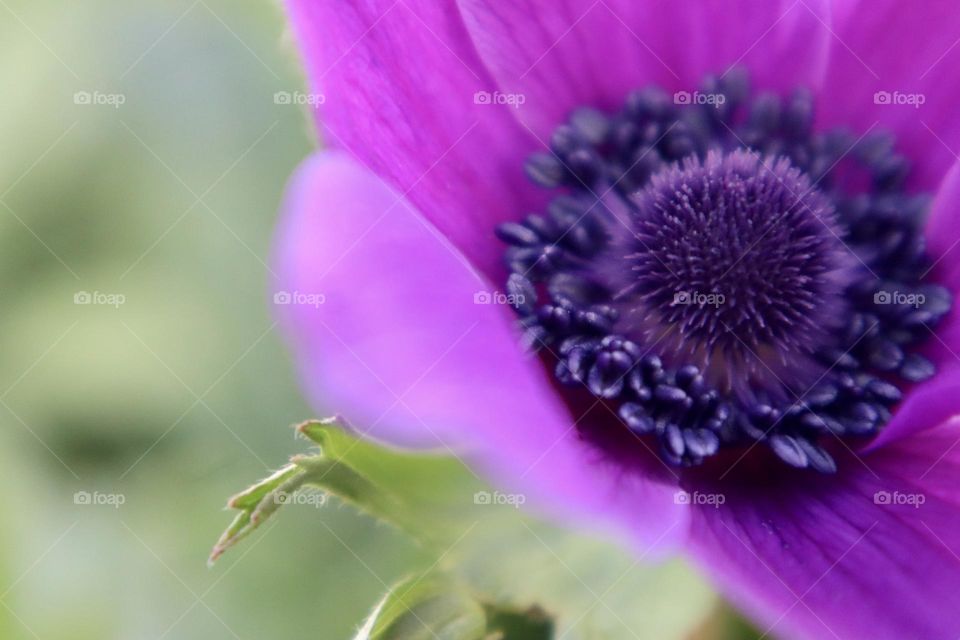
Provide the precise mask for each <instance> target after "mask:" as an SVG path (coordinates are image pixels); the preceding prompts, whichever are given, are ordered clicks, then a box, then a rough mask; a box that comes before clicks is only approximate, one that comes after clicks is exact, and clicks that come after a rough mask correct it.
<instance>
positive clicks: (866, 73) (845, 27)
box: [818, 0, 960, 189]
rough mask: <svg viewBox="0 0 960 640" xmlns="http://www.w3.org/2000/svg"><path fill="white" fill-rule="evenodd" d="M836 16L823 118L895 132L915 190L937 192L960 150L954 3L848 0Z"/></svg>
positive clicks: (959, 17)
mask: <svg viewBox="0 0 960 640" xmlns="http://www.w3.org/2000/svg"><path fill="white" fill-rule="evenodd" d="M835 13H836V15H837V26H836V45H835V46H834V47H833V53H832V55H831V59H830V65H829V70H828V73H827V80H826V83H825V85H824V89H823V93H822V95H821V97H820V101H819V105H818V113H819V115H820V117H821V119H822V120H821V121H822V122H823V123H824V124H825V125H826V126H838V125H839V126H846V127H850V128H853V129H854V130H855V131H856V133H858V134H861V133H865V132H866V131H867V130H869V129H870V128H871V127H875V128H876V129H877V130H881V129H885V130H888V131H892V132H893V133H895V134H896V135H897V142H898V149H899V150H901V151H902V152H904V153H905V155H906V156H907V157H908V158H909V159H910V160H911V162H912V163H913V166H914V180H913V183H914V185H915V186H917V187H918V188H922V189H934V188H936V186H937V185H938V184H939V182H940V180H941V179H942V178H943V175H944V174H945V173H946V171H947V169H948V168H949V167H950V166H951V165H952V164H953V162H954V161H955V160H956V155H957V153H960V119H958V118H957V117H956V105H957V100H958V99H960V75H958V74H957V72H956V70H957V67H958V65H960V47H958V46H957V41H958V40H960V12H958V11H957V5H956V2H953V0H930V1H928V2H924V3H923V4H922V6H920V5H914V4H912V3H909V2H903V1H902V0H870V1H869V2H867V1H861V2H857V1H855V0H842V1H840V2H837V9H836V11H835ZM878 92H879V93H878ZM920 100H922V103H920ZM898 101H900V102H902V103H901V104H894V103H895V102H898ZM918 103H919V104H918Z"/></svg>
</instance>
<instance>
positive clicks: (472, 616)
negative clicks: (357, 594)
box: [354, 575, 553, 640]
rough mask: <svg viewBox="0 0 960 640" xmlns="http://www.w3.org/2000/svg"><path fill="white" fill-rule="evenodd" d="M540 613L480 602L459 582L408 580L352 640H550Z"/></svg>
mask: <svg viewBox="0 0 960 640" xmlns="http://www.w3.org/2000/svg"><path fill="white" fill-rule="evenodd" d="M552 637H553V625H552V623H551V622H550V619H549V618H548V617H547V616H546V615H545V614H544V613H543V612H542V611H540V610H539V609H537V608H532V609H527V610H520V609H509V608H504V607H502V606H499V605H493V604H488V603H484V602H483V601H482V599H481V598H479V597H477V596H476V595H474V594H473V593H472V592H471V591H470V590H469V589H468V588H467V587H466V586H464V585H463V584H462V583H460V582H458V581H456V580H454V579H451V578H448V577H441V576H437V575H427V576H417V577H410V578H407V579H406V580H403V581H402V582H400V583H399V584H397V585H396V586H394V587H393V588H392V589H391V590H390V592H389V593H388V594H387V595H386V596H384V598H383V600H381V601H380V603H379V604H378V605H377V606H376V608H375V609H374V611H373V613H372V614H371V615H370V617H369V618H368V619H367V621H366V622H365V623H364V625H363V627H362V628H361V629H360V631H359V632H358V634H357V635H356V636H355V637H354V640H549V639H550V638H552Z"/></svg>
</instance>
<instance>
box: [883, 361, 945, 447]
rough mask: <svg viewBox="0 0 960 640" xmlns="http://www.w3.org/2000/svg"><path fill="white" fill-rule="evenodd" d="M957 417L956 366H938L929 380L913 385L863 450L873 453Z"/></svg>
mask: <svg viewBox="0 0 960 640" xmlns="http://www.w3.org/2000/svg"><path fill="white" fill-rule="evenodd" d="M958 415H960V366H958V365H957V363H953V365H952V366H944V365H941V370H940V371H939V372H938V373H937V375H935V376H934V377H933V378H931V379H930V380H927V381H926V382H922V383H920V384H917V385H914V387H913V388H912V389H910V391H909V392H908V393H907V396H906V398H904V400H903V402H901V403H900V405H899V406H898V407H897V408H896V411H895V413H894V416H893V419H892V420H891V421H890V422H889V423H887V425H886V426H884V427H883V429H882V430H881V431H880V435H878V436H877V437H876V438H875V439H874V440H873V441H872V442H871V443H870V445H869V446H868V447H867V450H869V451H873V450H877V449H880V448H882V447H884V446H887V445H889V444H890V443H893V442H895V441H898V440H902V439H904V438H907V437H908V436H915V435H916V434H917V433H918V432H920V431H923V430H926V429H931V428H933V427H935V426H937V425H939V424H941V423H943V422H946V421H947V420H950V419H952V418H953V417H955V416H958Z"/></svg>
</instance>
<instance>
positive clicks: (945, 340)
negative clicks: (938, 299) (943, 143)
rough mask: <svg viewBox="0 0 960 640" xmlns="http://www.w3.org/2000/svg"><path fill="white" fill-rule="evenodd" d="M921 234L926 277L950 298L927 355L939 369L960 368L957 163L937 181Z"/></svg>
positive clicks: (959, 183)
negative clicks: (927, 266)
mask: <svg viewBox="0 0 960 640" xmlns="http://www.w3.org/2000/svg"><path fill="white" fill-rule="evenodd" d="M924 231H925V237H926V241H927V249H928V252H929V254H930V257H931V259H932V260H933V265H932V267H931V268H930V270H929V271H930V272H929V274H928V277H929V279H930V280H931V281H932V282H936V283H939V284H941V285H943V286H945V287H947V288H948V289H949V290H950V291H951V293H952V294H953V297H954V305H953V308H952V309H951V310H950V313H949V314H948V315H947V317H946V318H944V320H943V321H941V323H940V325H938V326H937V328H936V337H931V339H930V340H929V341H928V343H929V344H928V349H929V355H930V356H931V357H932V358H933V359H934V360H935V361H936V362H937V363H938V364H940V365H941V366H942V365H960V161H957V162H954V164H953V166H952V167H951V168H950V171H949V172H947V176H946V177H945V178H944V179H943V181H942V182H941V184H940V189H939V190H938V191H937V196H936V198H935V199H934V201H933V205H932V207H931V210H930V217H929V219H928V220H927V225H926V228H925V229H924Z"/></svg>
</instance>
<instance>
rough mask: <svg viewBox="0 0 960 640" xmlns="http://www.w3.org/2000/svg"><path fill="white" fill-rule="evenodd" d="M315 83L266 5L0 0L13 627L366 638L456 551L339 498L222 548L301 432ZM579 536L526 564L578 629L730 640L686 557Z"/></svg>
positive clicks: (1, 407)
mask: <svg viewBox="0 0 960 640" xmlns="http://www.w3.org/2000/svg"><path fill="white" fill-rule="evenodd" d="M296 91H303V87H302V77H301V75H300V72H299V70H298V63H297V59H296V54H295V52H294V49H293V46H292V43H291V41H290V37H289V34H288V32H287V31H286V30H285V26H284V23H283V19H282V14H281V11H280V9H279V7H278V6H277V5H276V4H274V3H272V2H270V1H268V0H260V1H250V0H240V1H238V0H138V1H137V2H117V1H112V2H111V1H108V0H84V2H51V1H49V0H42V1H38V0H0V265H2V266H0V300H2V311H0V323H2V331H0V354H2V355H0V421H2V429H0V469H2V478H3V481H4V482H3V489H4V497H5V499H4V508H3V517H0V550H2V551H0V605H2V606H0V638H38V639H43V640H46V639H48V638H57V639H59V638H64V639H68V638H69V639H71V640H87V639H90V640H105V639H112V638H118V639H124V640H127V639H141V638H143V639H148V638H153V639H162V638H177V639H180V638H190V639H192V638H197V639H200V638H203V639H209V638H241V639H243V640H247V639H253V638H271V639H273V638H283V639H300V638H304V639H306V638H324V639H328V638H329V639H337V638H349V637H350V636H351V634H352V632H353V631H354V630H355V629H356V627H357V626H358V625H359V624H360V623H361V621H362V619H363V617H364V616H365V614H366V613H367V612H368V611H369V610H370V608H371V607H372V605H373V604H374V603H375V601H376V600H377V599H378V598H379V597H380V595H381V594H382V593H383V592H384V591H385V584H390V583H392V582H393V581H395V580H397V579H399V578H400V577H401V576H403V575H404V574H405V573H406V572H408V571H411V570H413V569H416V568H418V567H421V568H422V567H424V566H430V565H431V564H433V563H434V562H435V561H436V560H437V558H436V557H434V556H432V555H431V554H430V553H429V552H427V551H426V550H424V549H421V548H419V547H417V546H416V545H415V544H413V543H412V542H410V541H409V540H408V539H406V538H405V537H404V536H402V535H400V534H398V533H397V532H395V531H393V530H392V529H390V528H388V527H385V526H378V525H377V524H376V523H375V522H374V521H373V520H371V519H370V518H367V517H364V516H361V515H358V514H357V513H355V512H354V511H353V510H351V509H349V508H345V507H342V506H337V505H336V504H333V503H328V504H327V505H325V506H323V507H321V508H318V507H315V506H310V505H292V506H290V507H287V508H285V509H284V512H283V513H282V514H281V515H280V517H278V518H275V519H274V520H273V521H271V522H270V524H268V525H267V526H265V527H264V530H261V531H260V532H258V533H257V534H256V535H254V536H252V537H251V538H250V539H249V540H247V541H246V542H245V543H244V544H243V545H241V546H240V547H238V548H237V549H235V550H231V551H230V552H229V553H228V554H227V555H226V556H225V557H224V558H223V559H222V560H221V561H220V562H219V563H218V564H217V565H216V566H214V567H213V568H212V569H208V568H207V566H206V564H205V561H206V556H207V553H208V552H209V550H210V547H211V546H212V544H213V543H214V542H215V540H216V538H217V536H218V535H219V533H220V531H221V530H222V529H223V528H224V527H225V526H226V525H227V523H228V522H229V519H230V517H231V516H230V515H229V514H227V513H225V512H224V511H223V508H224V504H225V500H226V498H227V497H228V496H229V495H231V494H233V493H235V492H237V491H239V490H240V489H242V488H244V487H245V486H247V485H248V484H249V483H251V482H252V481H254V480H257V479H259V478H260V477H262V476H264V475H265V474H266V473H267V472H268V471H269V470H271V469H274V468H276V467H278V466H279V465H281V464H282V463H283V462H284V461H285V460H286V458H287V457H288V456H289V455H291V454H294V453H298V452H301V451H303V450H304V449H305V444H304V443H303V442H302V441H296V440H295V439H294V437H293V430H292V429H290V428H289V425H291V424H293V423H295V422H298V421H300V420H302V419H304V418H307V417H310V416H311V412H310V410H309V409H308V407H307V406H306V405H305V404H304V402H303V400H302V398H301V397H300V395H299V393H298V391H297V387H296V383H295V380H294V379H293V375H292V369H291V366H290V363H289V361H288V358H287V356H286V354H285V352H284V349H283V344H282V340H281V337H280V336H279V335H278V332H277V331H276V330H275V327H274V323H273V320H272V318H271V317H270V314H269V310H268V304H267V294H266V291H267V282H268V279H269V275H270V272H269V267H268V264H269V257H268V256H269V251H270V238H271V229H272V227H273V224H274V221H275V218H276V215H277V214H276V211H277V207H278V203H279V201H280V199H281V197H282V192H283V186H284V183H285V181H286V179H287V178H288V176H289V175H290V173H291V171H292V170H293V169H294V167H295V166H296V165H297V164H298V162H299V161H300V160H301V159H303V158H304V157H305V156H306V155H307V154H308V153H310V151H311V149H312V148H313V142H312V141H313V139H314V134H313V132H312V131H311V129H310V125H309V123H308V118H306V117H305V113H304V108H303V107H302V106H297V105H289V104H278V103H277V101H275V98H274V96H275V94H276V93H277V92H288V93H293V92H296ZM86 300H89V301H90V303H89V304H83V302H85V301H86ZM78 492H79V495H80V496H83V495H84V492H85V493H86V494H89V495H90V496H94V497H93V498H92V500H91V502H97V501H105V502H112V503H113V504H82V502H83V499H82V497H81V498H77V497H76V496H77V495H78ZM78 502H79V503H78ZM119 502H122V504H116V503H119ZM638 516H642V514H638ZM477 535H480V534H477ZM483 535H491V534H483ZM556 535H557V536H561V535H562V534H556ZM560 540H561V539H560V538H559V537H548V536H547V534H544V535H543V539H538V541H537V542H538V543H539V546H540V547H543V548H538V547H537V545H534V547H535V548H538V551H534V552H528V551H523V552H522V553H523V556H524V559H525V561H526V562H527V563H528V565H527V569H526V570H525V573H528V574H540V577H541V578H542V579H544V583H547V582H549V584H550V585H551V588H556V589H558V590H561V591H564V592H565V593H566V594H567V595H568V596H569V602H571V605H570V607H569V609H568V610H567V611H565V612H564V615H566V616H568V619H574V620H575V621H576V622H575V624H573V625H572V630H571V631H570V633H569V634H568V635H567V636H566V637H570V638H574V637H584V638H630V637H637V638H648V637H649V638H670V637H678V638H679V637H684V638H694V637H696V638H714V637H734V636H736V635H737V633H736V632H734V631H732V630H730V627H728V626H725V624H726V623H725V622H724V620H726V619H727V616H726V614H724V613H723V610H722V609H720V608H718V606H717V601H716V599H715V597H714V596H713V594H712V593H711V592H710V590H709V589H708V588H707V587H706V586H705V585H704V583H703V582H702V581H701V580H700V579H699V578H698V577H697V576H696V574H695V573H694V572H693V571H692V570H690V569H689V568H687V567H685V566H684V565H682V564H680V563H677V562H672V563H669V564H667V565H666V566H660V567H657V568H649V567H647V566H645V565H643V564H635V563H634V561H633V559H628V558H627V557H626V556H623V555H622V554H620V553H619V552H617V551H615V550H613V549H612V547H608V546H607V545H603V544H601V543H596V542H593V541H588V540H579V539H572V538H569V537H564V538H563V539H562V541H560ZM544 541H548V542H546V543H545V542H544ZM549 541H557V542H556V545H557V546H553V545H554V542H549ZM479 542H481V543H483V542H486V543H487V547H488V549H489V551H488V552H487V553H488V554H489V555H488V556H487V561H488V564H489V566H493V567H504V568H506V569H509V568H510V567H516V566H518V565H516V564H514V562H515V561H514V560H513V559H512V558H511V557H510V554H511V553H515V554H520V553H521V550H520V546H522V545H518V546H517V549H516V550H514V549H512V548H511V545H504V544H499V543H498V542H497V540H496V539H493V538H491V539H488V540H486V541H483V540H481V541H479ZM528 542H530V541H528ZM545 544H546V546H545ZM547 547H550V548H547ZM577 554H582V555H584V556H587V557H590V558H594V557H596V558H602V560H596V561H593V560H591V561H589V562H585V563H583V566H586V567H588V569H586V570H583V571H580V570H579V569H578V570H574V571H570V570H565V569H563V568H558V567H560V565H564V564H567V563H562V562H557V560H558V559H559V558H565V559H570V558H574V557H576V556H577ZM531 563H532V564H531ZM569 564H570V565H571V566H579V565H575V563H574V561H573V560H570V562H569ZM628 573H629V574H630V575H629V576H627V577H625V575H626V574H628ZM546 576H549V579H546V578H545V577H546Z"/></svg>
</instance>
